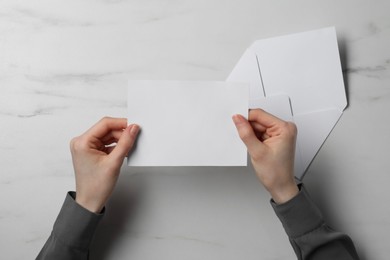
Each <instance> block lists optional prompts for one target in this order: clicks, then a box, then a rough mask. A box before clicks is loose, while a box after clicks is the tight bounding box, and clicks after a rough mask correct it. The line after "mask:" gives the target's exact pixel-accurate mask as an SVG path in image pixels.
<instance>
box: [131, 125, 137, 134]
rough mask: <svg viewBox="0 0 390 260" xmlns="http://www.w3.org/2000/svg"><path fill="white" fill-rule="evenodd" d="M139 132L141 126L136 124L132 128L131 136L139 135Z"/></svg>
mask: <svg viewBox="0 0 390 260" xmlns="http://www.w3.org/2000/svg"><path fill="white" fill-rule="evenodd" d="M138 131H139V125H136V124H134V125H132V126H131V129H130V133H131V134H133V135H136V134H138Z"/></svg>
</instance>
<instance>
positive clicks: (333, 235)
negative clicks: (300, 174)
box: [271, 185, 359, 260]
mask: <svg viewBox="0 0 390 260" xmlns="http://www.w3.org/2000/svg"><path fill="white" fill-rule="evenodd" d="M271 205H272V207H273V208H274V210H275V213H276V215H277V216H278V218H279V219H280V221H281V222H282V224H283V227H284V230H285V231H286V233H287V235H288V237H289V240H290V243H291V245H292V247H293V248H294V251H295V254H296V255H297V257H298V259H300V260H303V259H304V260H308V259H312V260H313V259H315V260H322V259H327V260H329V259H332V260H338V259H342V260H349V259H354V260H356V259H359V257H358V255H357V253H356V249H355V246H354V245H353V242H352V240H351V238H350V237H349V236H347V235H345V234H343V233H340V232H336V231H334V230H332V229H331V228H330V227H329V226H328V225H327V224H326V223H325V222H324V219H323V217H322V215H321V212H320V211H319V209H318V208H317V206H316V205H315V204H314V203H313V201H312V200H311V199H310V197H309V195H308V193H307V191H306V190H305V188H304V186H303V185H301V186H300V192H299V194H298V195H297V196H296V197H294V198H293V199H291V200H290V201H288V202H286V203H284V204H280V205H278V204H276V203H275V202H274V201H272V200H271Z"/></svg>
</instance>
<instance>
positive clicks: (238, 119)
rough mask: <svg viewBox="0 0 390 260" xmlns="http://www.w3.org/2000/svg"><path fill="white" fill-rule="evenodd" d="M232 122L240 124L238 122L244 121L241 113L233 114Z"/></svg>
mask: <svg viewBox="0 0 390 260" xmlns="http://www.w3.org/2000/svg"><path fill="white" fill-rule="evenodd" d="M233 122H234V123H235V124H240V123H242V122H244V117H243V116H242V115H238V114H237V115H234V116H233Z"/></svg>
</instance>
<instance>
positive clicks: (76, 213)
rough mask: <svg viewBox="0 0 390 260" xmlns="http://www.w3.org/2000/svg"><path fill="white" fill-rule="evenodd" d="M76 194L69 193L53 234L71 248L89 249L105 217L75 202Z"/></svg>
mask: <svg viewBox="0 0 390 260" xmlns="http://www.w3.org/2000/svg"><path fill="white" fill-rule="evenodd" d="M75 197H76V193H75V192H68V194H67V195H66V198H65V201H64V204H63V206H62V208H61V211H60V213H59V215H58V217H57V220H56V221H55V223H54V228H53V234H54V235H55V236H56V237H57V239H58V240H60V241H62V242H63V243H65V244H66V245H68V246H70V247H75V248H79V249H82V250H85V249H88V248H89V245H90V243H91V240H92V238H93V235H94V233H95V230H96V227H97V225H98V224H99V222H100V220H101V218H102V217H103V215H104V209H103V211H102V213H100V214H95V213H92V212H90V211H88V210H87V209H85V208H83V207H82V206H80V205H79V204H77V203H76V201H75Z"/></svg>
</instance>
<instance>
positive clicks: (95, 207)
mask: <svg viewBox="0 0 390 260" xmlns="http://www.w3.org/2000/svg"><path fill="white" fill-rule="evenodd" d="M76 203H77V204H79V205H80V206H81V207H83V208H85V209H86V210H88V211H90V212H92V213H96V214H99V213H100V212H101V211H102V210H103V207H104V205H100V203H94V202H91V201H89V200H84V199H83V198H81V197H78V196H77V194H76Z"/></svg>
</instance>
